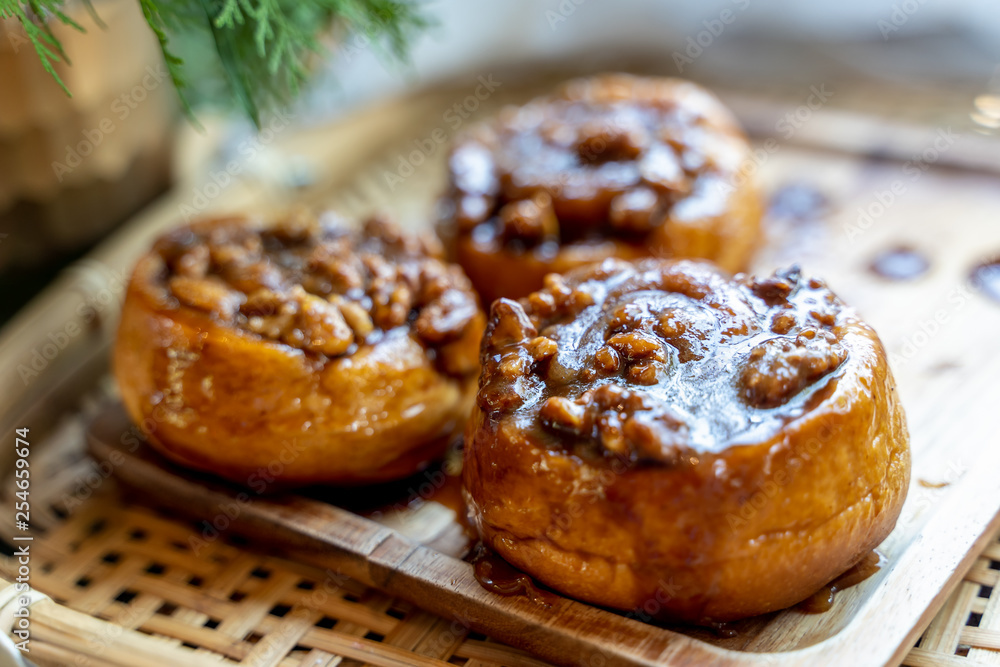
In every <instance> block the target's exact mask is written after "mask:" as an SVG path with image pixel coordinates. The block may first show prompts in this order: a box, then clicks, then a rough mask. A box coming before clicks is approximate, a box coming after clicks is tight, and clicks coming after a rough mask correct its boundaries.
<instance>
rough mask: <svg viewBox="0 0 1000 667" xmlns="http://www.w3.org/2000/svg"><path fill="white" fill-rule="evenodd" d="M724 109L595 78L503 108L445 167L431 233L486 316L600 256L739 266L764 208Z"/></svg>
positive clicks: (645, 84)
mask: <svg viewBox="0 0 1000 667" xmlns="http://www.w3.org/2000/svg"><path fill="white" fill-rule="evenodd" d="M749 151H750V149H749V147H748V145H747V142H746V139H745V138H744V136H743V134H742V132H741V130H740V129H739V127H738V125H737V123H736V121H735V120H734V119H733V117H732V115H731V114H730V113H729V111H728V110H727V109H726V108H725V107H724V106H723V105H722V104H721V103H720V102H719V101H718V100H717V99H716V98H715V97H714V96H713V95H712V94H711V93H709V92H708V91H706V90H705V89H703V88H701V87H699V86H697V85H695V84H693V83H691V82H688V81H683V80H680V79H658V78H643V77H636V76H630V75H623V74H617V75H604V76H598V77H594V78H590V79H579V80H574V81H570V82H568V83H566V84H564V85H563V86H562V87H560V88H559V89H558V90H557V91H556V92H555V93H554V94H552V95H550V96H548V97H542V98H539V99H536V100H534V101H532V102H529V103H528V104H526V105H524V106H521V107H510V108H506V109H504V110H503V111H502V112H501V113H500V114H499V116H498V117H497V118H495V119H494V120H492V121H491V122H487V123H485V124H481V125H478V126H476V127H474V128H472V129H471V130H470V131H469V132H467V133H465V134H464V135H463V136H462V137H460V138H459V139H458V140H457V142H456V145H455V146H454V148H453V150H452V153H451V155H450V157H449V163H448V170H449V186H448V192H447V193H446V196H445V198H444V199H443V201H442V218H441V222H440V224H439V232H440V234H441V236H442V238H443V239H444V240H445V243H446V246H447V247H448V248H449V252H450V253H451V254H452V256H453V258H454V259H455V260H456V261H457V262H458V263H459V264H460V265H461V266H462V268H463V269H465V271H466V273H467V274H468V275H469V277H470V279H471V280H472V283H473V285H474V286H475V288H476V290H477V291H478V292H479V294H480V295H481V296H482V298H483V302H484V304H489V303H490V302H491V301H492V300H493V299H496V298H498V297H510V298H519V297H522V296H526V295H527V294H528V293H529V292H532V291H534V290H536V289H538V288H540V287H541V286H542V278H543V277H544V276H545V274H547V273H549V272H556V273H564V272H565V271H567V270H569V269H572V268H574V267H576V266H582V265H584V264H589V263H593V262H598V261H600V260H602V259H604V258H607V257H619V258H625V259H635V258H641V257H648V256H656V257H688V258H702V259H709V260H712V261H714V262H716V263H717V264H718V265H720V266H721V267H723V268H725V269H726V270H728V271H737V270H741V269H743V268H745V264H746V262H747V260H748V258H749V256H750V254H751V253H752V250H753V248H754V246H755V241H756V238H757V236H758V232H759V223H760V211H761V206H760V202H759V197H758V194H757V191H756V188H755V185H754V182H753V179H752V178H749V177H748V176H747V174H744V173H741V169H742V168H743V166H744V164H745V162H746V160H747V158H748V156H749Z"/></svg>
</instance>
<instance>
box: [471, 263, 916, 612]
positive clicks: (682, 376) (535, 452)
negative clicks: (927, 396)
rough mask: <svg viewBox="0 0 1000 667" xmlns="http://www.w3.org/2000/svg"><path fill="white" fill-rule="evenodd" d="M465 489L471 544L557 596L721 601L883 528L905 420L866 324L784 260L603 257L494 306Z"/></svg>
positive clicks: (763, 607) (856, 549)
mask: <svg viewBox="0 0 1000 667" xmlns="http://www.w3.org/2000/svg"><path fill="white" fill-rule="evenodd" d="M480 359H481V363H482V365H483V375H482V377H481V379H480V390H479V394H478V397H477V407H476V408H475V409H474V410H473V418H472V421H471V423H470V425H469V427H468V430H467V433H466V449H465V469H464V476H465V488H466V493H467V496H468V501H469V504H470V511H471V513H472V515H473V518H474V520H475V522H476V524H477V526H478V528H479V531H480V534H481V535H482V538H483V541H484V542H485V544H486V545H487V546H488V547H489V548H491V549H493V550H494V551H496V552H497V553H498V554H499V555H500V556H502V557H503V558H505V559H506V560H507V561H509V562H510V563H511V564H513V565H514V566H515V567H518V568H520V569H522V570H524V571H525V572H527V573H529V574H531V575H532V576H534V577H536V578H537V579H538V580H540V581H541V582H543V583H545V584H547V585H549V586H551V587H552V588H554V589H556V590H559V591H562V592H563V593H566V594H568V595H570V596H572V597H576V598H579V599H581V600H586V601H588V602H592V603H596V604H599V605H605V606H608V607H615V608H618V609H636V608H648V607H646V606H645V605H646V603H648V602H649V601H651V600H656V601H657V602H658V603H660V604H661V605H662V609H663V613H662V614H661V616H662V617H663V619H665V620H674V621H683V622H690V623H696V624H705V623H711V622H724V621H731V620H736V619H740V618H744V617H748V616H753V615H756V614H761V613H764V612H769V611H773V610H776V609H781V608H784V607H787V606H789V605H792V604H795V603H796V602H799V601H800V600H802V599H804V598H806V597H808V596H809V595H810V594H812V593H814V592H815V591H816V590H817V589H819V588H820V587H822V586H823V585H824V584H826V583H827V582H828V581H830V580H832V579H834V578H835V577H836V576H837V575H839V574H840V573H841V572H843V571H844V570H846V569H848V568H850V567H851V566H852V565H854V564H855V563H856V562H857V561H858V560H859V559H861V558H862V557H863V556H864V555H865V554H866V553H867V552H869V551H870V550H871V549H873V548H874V547H875V546H876V545H878V544H879V543H880V542H881V541H882V540H883V539H884V538H885V537H886V536H887V535H888V534H889V532H890V531H891V530H892V528H893V526H894V525H895V522H896V518H897V516H898V515H899V512H900V509H901V506H902V504H903V500H904V497H905V494H906V489H907V486H908V484H909V475H910V459H909V435H908V433H907V429H906V421H905V417H904V415H903V410H902V408H901V406H900V404H899V401H898V398H897V396H896V392H895V388H894V384H893V379H892V375H891V374H890V372H889V369H888V367H887V365H886V354H885V350H884V349H883V347H882V344H881V342H880V341H879V339H878V337H877V336H876V334H875V332H874V331H872V329H871V328H870V327H868V326H867V325H866V324H865V323H864V322H862V321H860V320H859V319H858V318H857V316H856V315H855V314H854V312H853V311H852V310H851V309H850V308H848V307H846V306H845V305H844V304H843V303H842V302H841V301H839V300H838V299H837V298H836V297H835V296H834V295H833V294H832V293H831V292H830V291H829V290H828V289H827V288H826V286H825V285H824V284H823V283H822V282H820V281H818V280H809V279H806V278H803V277H801V276H800V275H799V272H798V270H797V269H791V270H788V271H784V272H779V273H776V274H774V275H773V276H772V277H770V278H767V279H764V280H754V279H752V278H747V277H743V276H738V277H737V278H736V279H735V280H730V279H728V278H725V277H723V275H722V274H721V273H719V272H718V271H717V269H715V268H713V267H712V266H711V265H709V264H707V263H702V262H693V261H669V260H644V261H641V262H637V263H635V264H630V263H627V262H623V261H620V260H606V261H605V262H604V263H602V264H600V265H595V266H593V267H589V268H583V269H578V270H576V271H574V272H572V273H570V274H568V275H567V276H565V277H564V278H561V277H560V276H557V275H551V276H548V277H547V278H546V283H545V288H544V289H542V290H541V291H538V292H535V293H534V294H532V295H531V296H529V297H528V298H526V299H522V300H521V301H520V302H519V303H518V302H515V301H511V300H508V299H500V300H498V301H496V302H495V303H494V304H493V307H492V311H491V313H490V317H489V320H488V322H487V329H486V335H485V337H484V341H483V349H482V355H481V358H480Z"/></svg>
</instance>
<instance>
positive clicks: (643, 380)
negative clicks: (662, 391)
mask: <svg viewBox="0 0 1000 667" xmlns="http://www.w3.org/2000/svg"><path fill="white" fill-rule="evenodd" d="M628 379H629V382H633V383H635V384H641V385H647V386H648V385H651V384H656V382H657V380H658V378H657V367H656V364H655V363H652V362H649V361H641V362H639V363H637V364H635V365H634V366H631V367H629V369H628Z"/></svg>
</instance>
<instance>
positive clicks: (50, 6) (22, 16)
mask: <svg viewBox="0 0 1000 667" xmlns="http://www.w3.org/2000/svg"><path fill="white" fill-rule="evenodd" d="M62 4H63V0H30V1H29V2H15V1H14V0H0V19H8V18H16V19H17V20H19V21H20V22H21V25H23V26H24V34H25V35H26V36H27V38H28V39H29V40H31V45H32V46H34V47H35V51H36V52H37V53H38V57H39V58H40V59H41V61H42V67H44V68H45V71H46V72H48V73H49V74H51V75H52V76H54V77H55V79H56V81H57V82H58V83H59V85H60V86H61V87H62V89H63V90H64V91H66V94H67V95H69V94H70V92H69V89H68V88H66V84H65V83H63V80H62V79H61V78H60V77H59V75H58V74H57V73H56V70H55V67H53V63H57V62H59V61H60V60H64V61H66V62H69V58H67V57H66V54H65V53H64V52H63V49H62V44H60V43H59V40H58V39H56V38H55V35H53V34H52V28H51V27H50V24H49V22H48V19H50V18H54V19H56V20H58V21H62V22H63V23H65V24H66V25H71V26H73V27H74V28H76V29H77V30H79V31H81V32H85V31H84V29H83V28H82V27H81V26H80V24H78V23H77V22H76V21H74V20H73V19H71V18H70V17H68V16H66V15H65V14H63V13H62V11H61V10H60V9H59V8H60V6H61V5H62ZM86 4H87V7H88V8H89V9H91V11H93V8H92V7H90V3H89V2H87V3H86ZM29 14H30V16H29Z"/></svg>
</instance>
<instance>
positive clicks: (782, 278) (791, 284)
mask: <svg viewBox="0 0 1000 667" xmlns="http://www.w3.org/2000/svg"><path fill="white" fill-rule="evenodd" d="M801 277H802V272H801V271H800V270H799V267H798V266H793V267H791V268H790V269H787V270H785V271H776V272H775V273H774V275H772V276H770V277H769V278H765V279H764V280H755V281H753V283H752V286H751V288H750V289H751V290H752V291H753V293H754V294H756V295H757V296H759V297H760V298H761V299H763V300H764V301H765V302H766V303H767V304H768V305H772V306H773V305H776V304H781V303H784V302H785V301H787V300H788V297H789V296H790V295H791V293H792V291H793V290H794V289H795V287H796V286H797V285H798V283H799V279H800V278H801Z"/></svg>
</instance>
